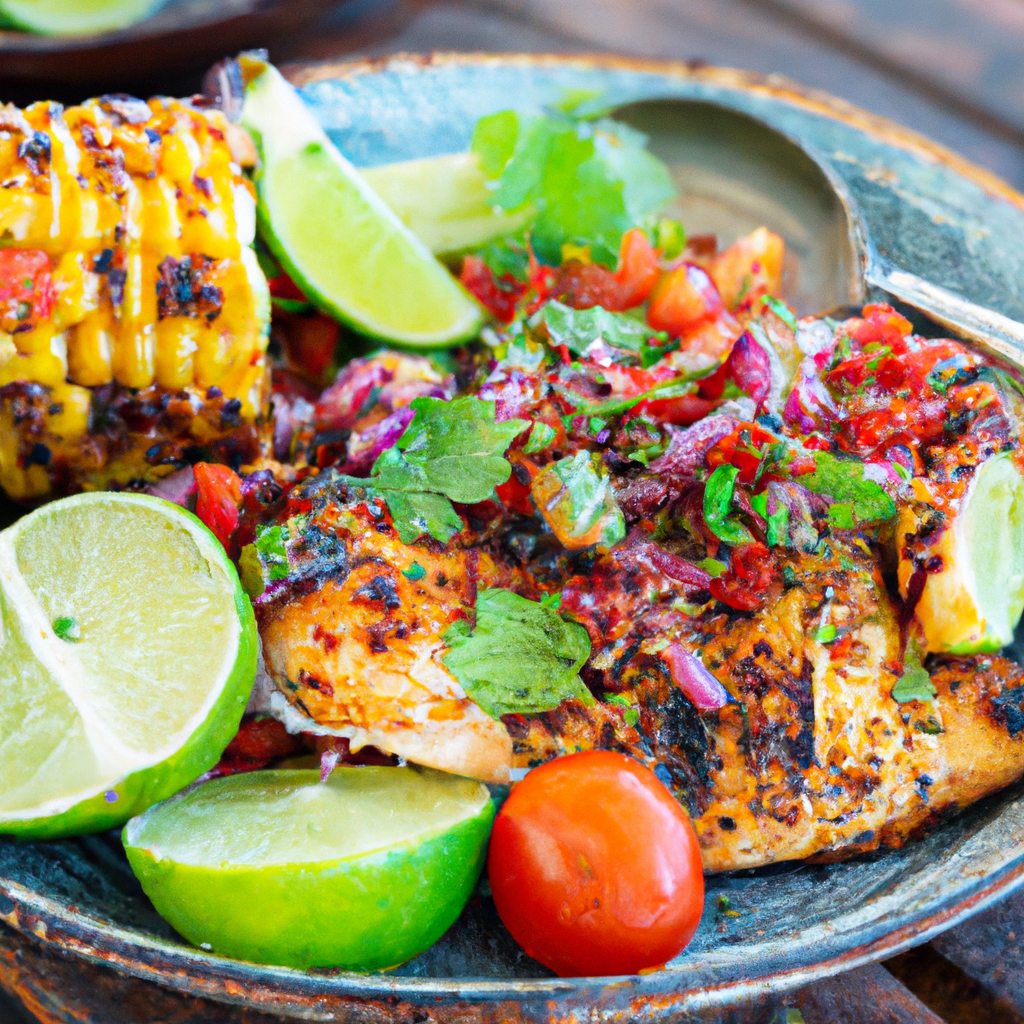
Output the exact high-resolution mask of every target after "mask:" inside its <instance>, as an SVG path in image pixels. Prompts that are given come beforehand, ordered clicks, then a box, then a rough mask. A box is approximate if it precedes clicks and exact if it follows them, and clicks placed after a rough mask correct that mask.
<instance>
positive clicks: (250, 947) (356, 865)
mask: <svg viewBox="0 0 1024 1024" xmlns="http://www.w3.org/2000/svg"><path fill="white" fill-rule="evenodd" d="M356 772H358V773H365V772H376V773H388V774H389V775H390V776H391V777H392V778H394V779H395V780H396V782H397V781H398V780H399V779H400V776H399V775H398V773H412V774H419V775H423V774H425V773H429V774H430V775H432V776H435V777H439V778H444V779H446V780H449V781H450V784H451V785H452V786H465V785H466V784H467V783H468V780H464V779H458V778H456V777H453V776H448V777H444V776H441V773H437V772H434V773H431V772H430V770H429V769H407V768H340V769H337V770H336V771H335V773H334V775H332V777H331V781H330V783H329V784H331V785H339V784H343V780H344V776H345V775H346V774H347V773H356ZM286 775H288V776H296V777H299V778H300V779H303V780H304V781H305V785H306V786H307V788H310V789H313V788H315V787H316V786H318V785H319V783H318V781H317V780H318V778H319V776H318V773H316V772H308V771H302V772H299V771H292V772H282V771H278V772H255V773H252V774H251V775H250V776H246V777H245V778H246V780H247V781H248V782H249V784H251V785H252V786H254V787H258V786H259V785H260V784H261V777H267V776H278V777H283V776H286ZM339 775H340V776H341V779H339V778H338V776H339ZM236 778H237V777H236ZM220 781H224V782H227V781H229V780H216V781H215V783H206V784H203V785H201V786H197V787H194V788H193V789H191V790H190V791H189V792H188V793H185V794H182V795H181V796H179V797H176V798H173V799H171V800H168V801H166V802H165V803H163V804H161V805H159V806H157V807H154V808H152V809H150V811H148V812H147V813H146V814H144V815H143V816H142V817H141V818H136V819H133V820H132V821H131V822H129V823H128V825H127V826H126V827H125V829H124V832H123V839H124V845H125V850H126V853H127V855H128V860H129V863H130V864H131V866H132V869H133V870H134V871H135V874H136V876H137V877H138V878H139V880H140V882H141V883H142V887H143V889H144V891H145V892H146V895H147V896H148V897H149V898H150V900H151V901H152V903H153V905H154V906H155V907H156V909H157V911H158V912H159V913H160V914H161V915H162V916H163V917H164V918H165V919H166V920H167V921H168V922H169V923H170V924H171V925H172V927H174V928H175V930H176V931H178V932H179V933H180V934H182V935H184V936H185V937H186V938H187V939H188V940H189V941H190V942H192V943H194V944H195V945H199V946H202V947H203V948H207V949H212V950H213V951H215V952H217V953H219V954H222V955H226V956H232V957H236V958H238V959H242V960H249V961H252V962H256V963H267V964H276V965H280V966H285V967H295V968H299V969H303V970H305V969H308V968H311V967H341V968H344V969H348V970H354V971H371V970H384V969H387V968H390V967H394V966H397V965H398V964H400V963H403V962H405V961H406V960H409V959H411V958H412V957H414V956H416V955H417V954H419V953H420V952H422V951H423V950H425V949H427V948H429V947H430V946H431V945H433V944H434V943H435V942H436V941H437V940H438V939H439V938H440V937H441V936H442V935H443V934H444V933H445V931H447V929H448V928H449V927H451V925H452V924H453V923H454V921H455V919H456V918H457V917H458V915H459V913H460V912H461V910H462V908H463V906H464V905H465V903H466V900H467V899H468V898H469V896H470V895H471V894H472V892H473V888H474V887H475V885H476V882H477V879H478V878H479V876H480V873H481V871H482V869H483V864H484V860H485V856H486V847H487V837H488V835H489V834H490V829H491V824H492V822H493V820H494V813H495V808H494V803H493V801H492V800H491V799H490V798H489V796H488V795H487V791H486V789H485V788H484V787H482V786H479V784H476V785H477V786H479V789H480V793H481V796H480V799H479V801H478V802H475V803H474V804H472V805H471V806H469V807H467V809H466V812H465V816H464V817H462V818H461V819H460V820H453V821H452V822H450V823H448V824H446V825H444V826H442V827H435V828H432V829H430V830H428V831H426V832H424V833H423V834H420V835H416V836H411V835H410V836H407V837H405V838H403V839H402V840H401V841H398V842H395V843H393V844H390V845H388V846H386V847H384V848H379V849H369V850H367V851H366V852H361V853H357V854H355V855H352V856H348V857H341V858H326V859H320V860H302V859H291V858H284V859H283V860H282V861H281V862H279V863H278V862H275V863H271V864H269V865H263V864H258V863H233V862H230V861H224V860H223V859H221V858H217V860H218V862H217V863H216V864H209V865H205V864H204V865H197V864H191V863H185V862H183V860H181V859H175V854H174V853H173V851H172V850H171V849H170V848H169V847H168V844H162V843H160V842H159V841H157V840H155V839H154V836H153V832H154V831H156V830H157V829H158V822H159V819H160V818H161V817H163V818H164V819H166V818H167V816H168V814H170V813H178V814H185V815H187V814H188V802H189V801H190V799H194V798H195V797H201V796H202V795H203V790H204V789H207V788H208V787H209V786H215V785H216V782H220ZM222 807H223V822H224V824H223V827H224V828H225V829H228V828H235V829H237V830H239V831H244V829H245V824H244V821H243V818H244V812H240V811H239V809H238V807H237V804H233V803H232V802H231V801H230V800H226V801H225V802H224V803H223V804H222ZM393 810H394V809H393V808H392V807H391V806H389V805H388V804H387V803H386V802H384V800H383V799H382V800H381V802H380V803H379V804H378V806H376V807H375V808H374V811H375V812H379V813H380V814H382V815H387V814H389V813H393ZM314 823H315V822H314V817H313V816H312V815H311V816H310V818H309V819H308V820H307V821H306V824H307V826H308V827H313V825H314ZM184 824H187V825H188V826H189V827H193V825H194V823H193V821H192V819H191V818H186V819H185V821H184V822H182V825H184ZM270 842H272V838H271V840H270ZM172 845H173V844H172ZM177 856H178V857H181V856H182V854H181V853H180V851H179V852H178V854H177Z"/></svg>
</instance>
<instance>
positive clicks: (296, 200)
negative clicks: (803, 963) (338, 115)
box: [242, 65, 481, 348]
mask: <svg viewBox="0 0 1024 1024" xmlns="http://www.w3.org/2000/svg"><path fill="white" fill-rule="evenodd" d="M242 123H243V124H244V125H245V127H246V128H248V129H249V131H250V132H251V133H252V135H253V138H254V139H255V140H256V144H257V147H258V149H259V152H260V159H261V167H260V170H259V172H258V173H257V176H256V188H257V193H258V206H257V211H258V218H259V224H260V229H261V231H262V234H263V237H264V238H265V240H266V242H267V245H268V246H269V248H270V249H271V251H272V252H273V254H274V256H275V257H276V258H277V259H278V261H279V262H280V263H281V265H282V266H283V267H284V268H285V270H287V271H288V273H289V275H290V276H291V277H292V279H293V280H294V281H295V282H296V284H298V285H299V287H300V288H301V289H302V291H303V292H304V293H305V294H306V295H307V296H308V297H309V298H310V300H311V301H313V302H314V303H316V304H317V305H318V306H319V307H320V308H321V309H323V310H324V311H325V312H327V313H329V314H330V315H332V316H335V317H337V318H338V319H340V320H343V321H345V322H346V323H349V324H351V326H353V327H354V328H355V329H356V330H358V331H362V332H363V333H364V334H369V335H372V336H374V337H378V338H383V339H384V340H386V341H389V342H391V343H393V344H395V345H405V346H407V347H411V348H430V347H437V346H440V345H447V344H451V343H453V342H457V341H464V340H466V339H467V338H470V337H472V336H473V335H474V334H475V333H476V331H477V330H478V328H479V326H480V319H481V317H480V309H479V307H478V306H477V305H476V303H475V302H474V301H473V299H471V298H470V297H469V295H468V294H467V293H466V292H464V291H463V290H462V288H461V287H460V285H459V284H458V283H457V282H456V281H455V279H454V278H453V277H452V276H451V274H449V273H448V271H447V270H446V269H445V268H444V267H443V266H442V265H441V264H440V263H438V261H437V260H436V259H435V258H434V257H433V256H432V255H431V253H430V251H429V250H428V249H427V247H426V246H425V245H424V244H423V243H422V242H421V241H420V240H419V239H418V238H417V237H416V236H415V235H414V234H413V233H412V232H411V231H410V230H409V229H408V228H407V227H406V226H405V225H404V224H403V223H402V222H401V220H399V218H398V217H397V216H396V215H395V214H394V213H393V212H392V210H391V209H390V207H388V205H387V204H386V203H385V202H384V201H383V200H382V199H381V198H380V196H378V195H377V194H376V193H375V192H374V191H373V189H371V188H370V186H369V185H367V184H366V182H365V181H364V180H363V178H362V176H361V175H360V174H359V172H358V171H357V170H356V169H355V168H354V167H353V166H352V165H351V164H350V163H349V162H348V161H347V160H346V159H345V158H344V157H343V156H342V155H341V153H339V152H338V150H337V149H336V148H335V147H334V145H333V144H332V143H331V141H330V140H329V139H328V138H327V135H326V134H325V133H324V130H323V129H322V128H321V127H320V125H319V124H318V123H317V121H316V119H315V118H314V117H313V114H312V113H311V112H310V110H309V108H308V107H306V105H305V104H304V103H303V102H302V99H301V98H300V97H299V95H298V93H297V92H296V91H295V90H294V89H293V88H292V87H291V86H290V85H289V84H288V82H286V81H285V80H284V78H282V77H281V74H280V72H278V71H277V69H276V68H274V67H272V66H270V65H267V66H266V67H265V68H264V70H263V71H262V72H261V73H260V74H258V75H257V77H256V78H255V79H253V80H252V81H251V82H250V83H249V85H248V87H247V88H246V93H245V104H244V107H243V110H242Z"/></svg>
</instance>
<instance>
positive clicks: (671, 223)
mask: <svg viewBox="0 0 1024 1024" xmlns="http://www.w3.org/2000/svg"><path fill="white" fill-rule="evenodd" d="M654 247H655V248H656V249H660V250H661V258H662V259H664V260H674V259H675V258H676V257H677V256H681V255H682V254H683V250H684V249H685V248H686V231H685V229H684V228H683V225H682V224H680V223H679V221H677V220H672V219H671V218H669V217H662V218H661V220H659V221H658V223H657V224H656V225H655V226H654Z"/></svg>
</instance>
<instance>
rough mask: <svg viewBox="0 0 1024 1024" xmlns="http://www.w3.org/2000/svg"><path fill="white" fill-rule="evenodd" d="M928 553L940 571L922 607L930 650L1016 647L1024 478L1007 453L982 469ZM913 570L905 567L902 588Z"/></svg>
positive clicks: (1022, 581)
mask: <svg viewBox="0 0 1024 1024" xmlns="http://www.w3.org/2000/svg"><path fill="white" fill-rule="evenodd" d="M901 525H902V524H901ZM903 532H904V531H903V530H902V529H900V534H902V533H903ZM929 552H930V554H931V555H932V556H938V557H939V558H941V559H942V569H941V571H940V572H936V573H931V574H929V576H928V578H927V582H926V583H925V587H924V591H923V593H922V594H921V600H920V601H919V602H918V604H917V609H916V614H917V618H918V620H919V621H920V623H921V626H922V628H923V629H924V635H925V647H926V649H927V650H929V651H936V652H945V653H949V654H977V653H983V652H990V651H998V650H999V649H1000V648H1001V647H1005V646H1006V645H1007V644H1008V643H1010V642H1011V641H1012V640H1013V632H1014V629H1015V628H1016V626H1017V622H1018V621H1019V619H1020V616H1021V611H1022V610H1024V477H1022V476H1021V474H1020V473H1019V472H1018V470H1017V468H1016V466H1014V464H1013V460H1012V459H1011V458H1010V456H1009V455H997V456H996V457H995V458H993V459H989V460H988V461H987V462H985V463H983V464H982V466H981V468H980V469H979V470H978V471H977V473H975V475H974V479H973V480H972V481H971V484H970V488H969V489H968V491H967V494H966V495H965V496H964V498H963V501H962V504H961V507H960V509H959V510H958V512H957V513H956V515H955V516H954V517H953V519H952V523H951V525H950V526H949V527H948V528H947V529H946V531H945V532H944V533H943V534H942V536H941V537H940V538H939V540H938V541H937V542H936V543H935V544H934V545H933V546H932V547H931V548H929ZM911 569H912V567H910V566H909V565H908V564H907V563H906V562H905V561H904V562H903V563H902V564H901V566H900V578H901V580H903V581H904V585H905V580H906V579H907V578H909V575H910V572H911Z"/></svg>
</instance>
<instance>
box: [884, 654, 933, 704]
mask: <svg viewBox="0 0 1024 1024" xmlns="http://www.w3.org/2000/svg"><path fill="white" fill-rule="evenodd" d="M938 692H939V691H938V690H936V689H935V684H934V683H933V682H932V680H931V676H930V675H928V670H927V669H926V668H925V667H924V666H923V665H922V664H921V656H920V655H919V654H918V652H917V651H916V650H915V649H914V647H913V645H912V644H907V652H906V654H905V655H904V656H903V675H901V676H900V677H899V679H897V680H896V685H895V686H894V687H893V688H892V698H893V700H895V701H897V702H898V703H900V704H909V703H910V702H911V701H915V700H919V701H921V702H922V703H927V702H928V701H931V700H934V699H935V695H936V694H937V693H938Z"/></svg>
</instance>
